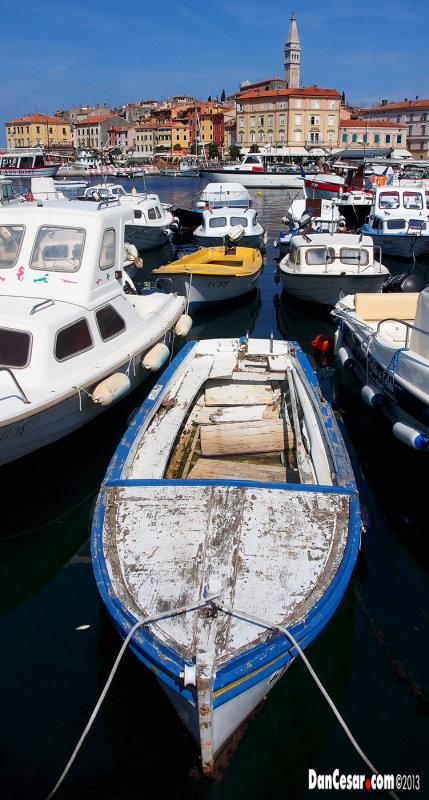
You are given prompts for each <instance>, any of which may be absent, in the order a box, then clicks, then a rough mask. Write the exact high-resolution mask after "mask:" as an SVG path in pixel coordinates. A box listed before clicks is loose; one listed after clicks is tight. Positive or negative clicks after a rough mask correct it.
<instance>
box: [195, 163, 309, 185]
mask: <svg viewBox="0 0 429 800" xmlns="http://www.w3.org/2000/svg"><path fill="white" fill-rule="evenodd" d="M200 176H201V177H202V178H206V180H208V181H211V182H212V183H237V181H238V182H240V183H241V185H242V186H244V187H245V188H253V189H303V188H304V181H303V179H302V177H301V176H300V175H299V174H295V173H293V172H291V173H288V172H256V171H251V170H243V169H240V168H239V167H237V169H233V168H231V169H225V170H210V169H200Z"/></svg>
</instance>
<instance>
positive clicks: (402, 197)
mask: <svg viewBox="0 0 429 800" xmlns="http://www.w3.org/2000/svg"><path fill="white" fill-rule="evenodd" d="M361 230H362V232H363V233H365V234H368V235H369V236H371V237H372V238H373V240H374V243H375V244H377V245H378V246H379V247H381V249H382V252H383V253H384V254H385V255H390V256H395V257H396V258H403V259H407V260H411V259H413V258H415V257H418V256H421V255H424V254H425V253H427V252H428V251H429V226H428V212H427V208H426V196H425V193H424V189H423V188H418V187H416V186H411V187H410V186H404V185H397V186H393V185H388V184H386V185H384V186H374V193H373V201H372V205H371V208H370V213H369V215H368V217H367V219H366V222H365V223H364V224H363V225H362V228H361Z"/></svg>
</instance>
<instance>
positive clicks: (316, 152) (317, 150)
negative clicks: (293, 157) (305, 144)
mask: <svg viewBox="0 0 429 800" xmlns="http://www.w3.org/2000/svg"><path fill="white" fill-rule="evenodd" d="M309 155H310V156H326V150H324V149H323V147H312V148H311V150H310V152H309Z"/></svg>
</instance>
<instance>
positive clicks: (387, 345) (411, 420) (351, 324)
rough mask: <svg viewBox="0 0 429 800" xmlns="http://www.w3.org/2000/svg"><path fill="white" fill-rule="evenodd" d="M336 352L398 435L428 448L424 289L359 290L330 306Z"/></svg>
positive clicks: (428, 320) (427, 303) (428, 303)
mask: <svg viewBox="0 0 429 800" xmlns="http://www.w3.org/2000/svg"><path fill="white" fill-rule="evenodd" d="M332 315H333V316H334V318H335V320H336V322H337V326H338V327H337V331H336V335H335V354H336V355H337V356H338V358H339V359H340V362H341V364H342V366H343V367H345V368H346V369H351V370H353V371H354V373H355V375H356V377H357V379H358V380H359V381H360V383H361V384H362V390H361V395H362V399H363V400H364V402H365V403H366V404H367V405H369V406H370V407H371V408H373V409H374V413H377V409H379V410H380V411H381V412H382V413H383V414H384V415H385V416H386V417H387V418H388V419H389V420H390V422H391V423H392V432H393V434H394V435H395V436H396V438H398V439H399V440H400V441H402V442H404V443H405V444H407V445H408V446H409V447H412V448H414V449H416V450H425V451H426V452H429V447H428V445H429V289H428V288H427V287H426V288H424V289H422V290H421V291H415V292H414V291H408V292H407V291H403V292H401V291H397V292H383V293H381V294H362V293H358V294H355V295H350V296H347V297H344V298H342V299H341V300H340V301H339V302H338V303H337V304H336V305H335V307H334V309H333V310H332Z"/></svg>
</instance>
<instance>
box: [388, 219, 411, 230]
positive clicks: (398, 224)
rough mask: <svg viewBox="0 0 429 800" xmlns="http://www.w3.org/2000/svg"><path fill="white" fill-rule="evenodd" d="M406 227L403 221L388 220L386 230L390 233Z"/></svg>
mask: <svg viewBox="0 0 429 800" xmlns="http://www.w3.org/2000/svg"><path fill="white" fill-rule="evenodd" d="M405 227H406V225H405V220H404V219H388V220H387V221H386V228H387V230H390V231H401V230H403V229H404V228H405Z"/></svg>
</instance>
